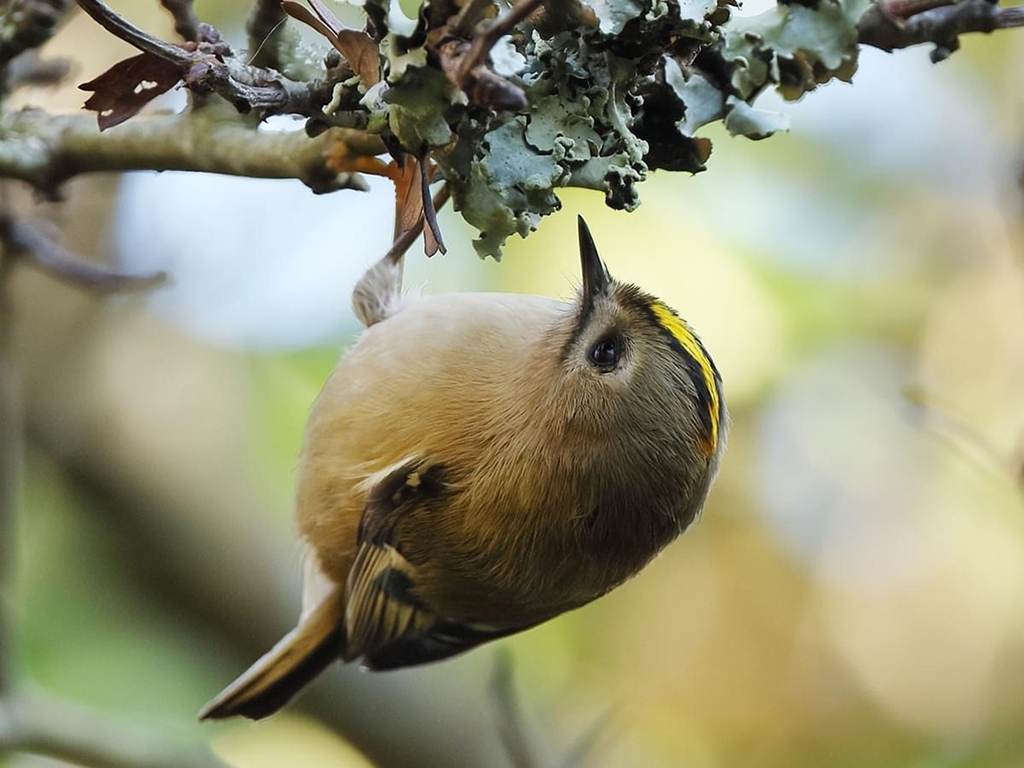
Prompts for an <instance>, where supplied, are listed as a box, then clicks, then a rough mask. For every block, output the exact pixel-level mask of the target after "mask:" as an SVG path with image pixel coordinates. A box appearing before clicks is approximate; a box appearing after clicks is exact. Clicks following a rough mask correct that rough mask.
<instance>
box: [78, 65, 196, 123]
mask: <svg viewBox="0 0 1024 768" xmlns="http://www.w3.org/2000/svg"><path fill="white" fill-rule="evenodd" d="M180 81H181V69H180V68H179V67H178V65H176V64H174V63H172V62H168V61H165V60H164V59H161V58H159V57H158V56H154V55H153V54H151V53H140V54H139V55H138V56H132V57H131V58H129V59H124V60H123V61H119V62H117V64H115V65H114V66H112V67H111V68H110V69H108V70H107V71H106V72H104V73H103V74H102V75H100V76H99V77H97V78H95V79H94V80H90V81H89V82H88V83H82V84H81V85H80V86H78V87H79V89H81V90H83V91H92V92H93V94H92V96H90V97H89V98H88V100H87V101H86V102H85V105H84V107H85V109H91V110H94V111H95V112H96V113H97V118H96V119H97V122H98V123H99V126H100V130H101V131H105V130H106V129H107V128H112V127H113V126H115V125H120V124H121V123H123V122H124V121H125V120H127V119H128V118H130V117H133V116H134V115H137V114H138V113H139V110H141V109H142V108H143V107H144V106H146V104H148V103H149V102H150V101H152V100H153V99H155V98H156V97H157V96H159V95H160V94H161V93H166V92H167V91H169V90H170V89H171V88H173V87H174V86H175V85H176V84H177V83H179V82H180Z"/></svg>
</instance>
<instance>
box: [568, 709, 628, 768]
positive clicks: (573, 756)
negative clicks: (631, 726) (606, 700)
mask: <svg viewBox="0 0 1024 768" xmlns="http://www.w3.org/2000/svg"><path fill="white" fill-rule="evenodd" d="M615 710H616V707H615V706H610V707H608V709H606V710H605V711H604V712H602V713H601V714H600V715H598V716H597V717H596V718H595V719H594V722H593V723H591V724H590V726H588V727H587V729H586V730H585V731H584V732H583V733H582V734H581V735H580V736H579V738H578V739H577V740H576V742H575V743H574V744H573V745H572V746H571V747H570V748H569V751H568V752H567V753H566V755H565V758H564V759H563V760H562V762H561V764H560V767H561V768H582V766H583V765H585V764H586V762H587V759H588V758H589V757H590V755H592V754H593V753H594V749H595V747H596V746H597V742H599V741H600V740H601V737H602V736H604V735H605V732H606V731H607V730H608V726H609V725H610V724H611V723H612V722H614V719H615Z"/></svg>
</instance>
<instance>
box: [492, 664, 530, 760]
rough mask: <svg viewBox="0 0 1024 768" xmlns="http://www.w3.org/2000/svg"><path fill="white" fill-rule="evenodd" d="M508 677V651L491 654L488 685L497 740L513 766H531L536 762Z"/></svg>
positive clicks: (513, 686)
mask: <svg viewBox="0 0 1024 768" xmlns="http://www.w3.org/2000/svg"><path fill="white" fill-rule="evenodd" d="M512 677H513V676H512V659H511V657H510V655H509V653H508V651H505V650H504V649H502V650H499V651H498V652H497V653H496V654H495V656H494V672H493V673H492V675H491V686H490V687H491V698H492V699H493V700H494V709H495V713H496V714H497V718H498V733H499V734H500V736H501V743H502V746H504V747H505V754H506V755H507V756H508V759H509V762H510V763H511V764H512V765H513V766H514V768H535V766H536V765H537V761H536V759H535V758H534V755H533V751H532V750H531V749H530V745H529V742H528V740H527V736H526V725H525V723H524V722H523V711H522V707H521V706H520V705H519V697H518V696H516V689H515V684H514V681H513V679H512Z"/></svg>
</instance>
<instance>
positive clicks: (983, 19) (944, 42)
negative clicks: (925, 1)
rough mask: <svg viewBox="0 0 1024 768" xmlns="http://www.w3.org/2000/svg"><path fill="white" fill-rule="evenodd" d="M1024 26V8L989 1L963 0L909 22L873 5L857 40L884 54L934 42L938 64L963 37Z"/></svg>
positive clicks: (912, 18) (933, 9) (861, 25)
mask: <svg viewBox="0 0 1024 768" xmlns="http://www.w3.org/2000/svg"><path fill="white" fill-rule="evenodd" d="M1021 26H1024V6H1013V7H1010V8H1004V7H1000V6H999V5H996V4H995V3H991V2H989V0H962V2H958V3H955V4H953V5H944V6H941V7H938V8H929V9H928V10H924V11H921V12H920V13H916V14H914V15H912V16H910V17H909V18H907V19H900V18H894V17H893V16H892V15H891V14H889V13H887V12H886V10H885V9H882V8H881V7H879V6H878V5H871V6H870V7H869V8H868V10H867V11H865V12H864V15H863V16H861V18H860V21H858V22H857V39H858V41H859V42H860V43H861V44H863V45H870V46H872V47H874V48H880V49H882V50H883V51H894V50H897V49H899V48H908V47H910V46H912V45H919V44H921V43H934V44H935V45H936V50H935V51H933V52H932V59H933V60H934V61H938V60H941V59H943V58H945V57H946V56H948V55H949V53H950V52H951V51H954V50H956V48H957V46H958V45H959V43H958V40H957V38H958V37H959V36H960V35H962V34H965V33H968V32H986V33H988V32H993V31H995V30H997V29H1009V28H1011V27H1021Z"/></svg>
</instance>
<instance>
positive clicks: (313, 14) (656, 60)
mask: <svg viewBox="0 0 1024 768" xmlns="http://www.w3.org/2000/svg"><path fill="white" fill-rule="evenodd" d="M162 2H163V3H164V5H165V6H166V7H169V8H172V9H176V10H177V16H176V18H179V20H180V21H182V22H184V23H179V27H181V28H182V29H184V30H185V34H186V36H191V37H194V38H195V39H194V40H189V41H188V42H186V43H183V44H171V43H167V42H164V41H160V40H157V39H156V38H154V37H152V36H151V35H149V34H148V33H146V32H144V31H143V30H140V29H138V28H136V27H134V26H133V25H132V24H131V23H130V22H128V21H127V20H125V19H123V18H121V17H120V16H119V15H118V14H116V13H114V12H113V11H111V10H110V9H109V7H107V6H106V5H105V3H103V2H102V0H78V4H79V5H80V6H81V7H82V8H83V9H84V10H85V11H86V12H87V13H89V14H90V15H91V16H92V17H93V18H94V19H95V20H96V21H97V22H98V23H100V24H101V25H103V26H104V27H105V28H106V29H107V30H108V31H110V32H111V33H112V34H114V35H116V36H118V37H120V38H122V39H123V40H126V41H127V42H129V43H131V44H132V45H133V46H135V47H136V48H137V49H138V50H139V51H140V54H139V55H138V56H136V57H134V58H133V59H132V60H128V61H126V62H122V63H121V64H119V65H115V67H114V68H112V69H111V70H109V71H108V72H107V73H104V74H102V75H100V76H98V77H94V78H92V81H91V82H90V83H89V84H88V85H89V87H90V88H92V89H94V90H95V93H94V95H93V97H92V98H91V99H90V101H89V105H90V106H93V107H94V108H96V109H97V111H98V112H99V116H100V120H101V124H102V126H103V127H109V126H112V125H114V124H115V123H117V122H121V121H124V120H127V119H129V118H131V117H132V115H134V114H135V113H136V112H137V111H138V110H139V109H141V107H142V106H143V105H144V104H145V103H146V101H148V100H149V98H151V97H152V96H154V95H155V94H156V93H157V92H159V90H161V89H165V88H170V87H174V85H176V84H178V83H180V84H182V85H183V86H184V87H186V88H188V89H190V90H192V91H193V92H195V93H198V94H214V95H215V96H214V98H215V97H216V96H220V97H222V98H223V99H224V100H226V101H227V102H228V103H229V104H230V105H232V106H233V107H234V108H235V109H236V110H237V111H238V112H239V113H243V114H245V113H251V114H252V115H255V116H256V117H257V118H264V117H267V116H269V115H275V114H289V115H296V116H300V117H303V118H305V119H306V121H307V123H306V133H307V134H308V135H309V137H310V138H309V139H308V140H309V141H316V139H317V137H319V136H321V135H322V134H323V133H324V132H325V131H329V130H332V129H338V128H342V129H346V130H351V131H354V132H355V133H359V134H361V135H363V136H365V137H366V138H367V139H368V140H370V141H368V142H353V138H352V137H351V136H350V137H348V138H347V139H346V142H347V143H348V144H349V145H351V146H352V147H355V146H356V145H357V144H362V145H363V146H362V149H363V150H364V151H365V150H366V149H370V150H371V152H376V151H377V150H378V149H379V151H380V152H383V151H385V150H386V151H387V152H388V153H389V154H391V155H392V156H393V157H394V159H395V162H396V166H397V167H403V165H404V163H405V159H404V158H405V156H406V155H411V156H412V157H413V158H416V160H417V162H418V163H421V164H422V165H423V168H424V169H426V171H427V175H425V176H423V177H422V179H428V178H429V179H430V180H432V181H442V180H443V181H444V182H445V183H446V189H447V190H448V191H449V192H450V194H451V199H452V202H453V204H454V206H455V207H456V208H457V209H458V210H459V211H460V212H461V214H462V216H463V217H464V218H465V219H466V221H468V222H469V223H470V224H472V225H473V226H475V227H476V228H477V229H478V230H479V231H480V237H479V238H478V240H477V241H476V242H475V245H476V247H477V250H478V251H479V253H480V254H481V255H493V256H496V257H497V256H499V255H500V253H501V248H502V246H503V244H504V242H505V240H506V239H507V238H508V237H509V236H510V235H512V234H516V233H518V234H519V235H521V236H524V237H525V236H526V235H528V234H529V232H530V231H532V230H533V229H535V228H536V227H537V225H538V223H539V221H540V219H541V218H542V217H543V216H545V215H547V214H549V213H551V212H553V211H555V210H557V209H558V207H559V205H560V202H559V199H558V196H557V191H558V190H559V189H560V188H562V187H567V186H571V187H583V188H587V189H594V190H599V191H601V192H602V193H603V194H604V196H605V200H606V202H607V204H608V205H609V206H611V207H613V208H619V209H625V210H633V209H634V208H636V207H637V206H638V205H639V204H640V196H639V191H638V189H639V185H640V183H641V182H642V181H643V180H644V179H645V178H646V176H647V174H648V172H649V171H651V170H655V169H662V170H667V171H687V172H690V173H697V172H700V171H703V170H704V169H705V166H706V164H707V162H708V159H709V157H710V155H711V149H712V146H711V142H710V140H708V139H707V138H706V137H703V136H701V135H699V134H700V131H701V129H702V128H703V127H704V126H705V125H707V124H708V123H712V122H716V121H721V122H723V123H724V125H725V127H726V129H727V130H728V131H729V132H730V133H732V134H733V135H742V136H746V137H748V138H751V139H763V138H765V137H768V136H770V135H772V134H773V133H775V132H776V131H779V130H783V129H785V128H786V126H787V120H786V118H785V116H784V115H782V114H779V113H775V112H768V111H764V110H761V109H758V108H757V106H756V101H757V99H758V97H759V96H760V95H761V94H762V93H764V92H765V90H767V89H770V88H774V89H777V90H778V91H779V92H780V93H781V94H782V96H783V97H785V98H786V99H796V98H799V97H801V96H802V95H804V94H805V93H807V92H808V91H811V90H813V89H814V88H816V87H817V86H818V85H820V84H822V83H825V82H828V81H829V80H831V79H833V78H839V79H843V80H849V79H850V78H851V77H852V76H853V74H854V72H855V71H856V68H857V56H858V50H859V47H860V46H862V45H872V46H875V47H878V48H882V49H884V50H894V49H896V48H902V47H906V46H908V45H914V44H918V43H923V42H930V43H933V44H934V45H935V49H934V51H933V58H934V59H936V60H938V59H940V58H942V57H944V56H946V55H948V54H949V53H950V52H951V51H953V50H955V49H956V45H957V38H958V36H959V35H960V34H963V33H966V32H977V31H981V32H990V31H992V30H994V29H999V28H1004V27H1012V26H1021V25H1022V24H1024V12H1022V11H1021V9H1020V8H1017V7H1009V8H1004V7H1001V6H999V4H998V2H990V1H989V0H960V1H959V2H954V1H953V0H924V1H922V0H879V2H877V3H872V2H871V1H870V0H784V1H783V2H780V3H779V4H778V5H776V6H773V7H771V8H769V9H768V10H766V11H765V12H763V13H761V14H758V15H755V16H740V15H737V14H736V9H735V8H734V3H735V0H543V1H542V0H516V2H514V3H513V4H511V5H509V4H507V3H506V2H505V0H423V3H422V6H421V7H420V9H419V13H418V14H417V17H416V18H415V19H410V18H407V17H406V16H405V15H404V14H403V12H402V10H401V8H400V7H399V5H398V2H397V0H366V2H365V4H364V5H363V9H364V11H365V15H366V24H365V27H364V28H363V29H350V28H348V27H346V26H345V25H344V24H342V23H341V22H340V21H339V20H338V19H337V18H336V17H335V16H334V14H333V12H332V11H331V9H330V5H329V4H328V3H327V2H325V1H324V0H304V2H291V1H287V2H283V3H277V2H275V0H258V1H257V2H256V3H255V4H254V8H253V12H252V14H251V15H250V30H249V31H250V45H253V44H256V42H257V41H260V42H259V45H258V47H259V48H260V50H258V51H254V52H252V53H250V52H246V51H240V50H234V49H233V48H232V47H231V46H229V45H228V44H227V43H226V42H225V41H223V40H221V38H220V36H219V33H217V32H216V30H213V29H212V28H211V27H209V26H208V25H205V24H201V23H198V22H196V23H195V24H194V25H193V24H192V19H191V17H190V16H189V15H188V13H187V11H189V9H190V7H191V6H190V4H189V3H188V2H177V1H175V2H170V0H162ZM286 16H287V17H290V18H288V19H287V21H286V22H285V21H284V20H285V18H286ZM299 23H304V24H306V25H307V26H309V27H312V28H313V29H314V30H316V31H317V32H319V34H320V35H321V36H322V37H323V38H325V39H324V40H323V52H324V54H325V55H323V57H322V58H323V64H322V65H321V68H320V70H319V71H316V72H314V73H313V74H312V75H308V74H303V75H301V76H298V75H296V73H297V72H300V71H302V72H305V73H309V72H310V70H309V67H308V66H306V65H305V64H304V65H303V67H292V66H291V64H293V63H294V62H295V61H297V60H298V59H299V58H301V57H303V56H304V54H305V52H303V54H302V56H300V55H299V54H293V55H291V56H289V52H288V50H287V45H288V44H289V41H292V40H295V39H296V38H295V36H294V27H295V25H297V24H299ZM193 26H195V34H194V35H191V28H192V27H193ZM0 32H2V30H0ZM286 32H287V33H288V34H285V33H286ZM0 36H2V35H0ZM307 63H308V62H307ZM282 71H288V72H289V73H290V75H291V76H290V77H289V76H286V75H284V74H282ZM154 73H156V74H155V75H154ZM293 78H297V79H293ZM140 88H143V90H141V91H140V90H139V89H140ZM147 88H148V89H149V90H146V89H147ZM196 106H199V107H202V100H200V101H199V102H196ZM196 112H197V110H196V109H194V108H193V109H190V111H189V112H188V113H187V115H191V114H193V113H196ZM132 119H136V118H132ZM183 119H188V117H183ZM22 122H24V121H19V120H17V119H15V118H14V117H13V116H11V115H7V116H4V115H2V114H0V160H3V159H4V158H5V157H6V161H5V162H0V176H3V175H8V176H10V175H14V176H16V177H18V178H27V177H28V176H31V179H30V180H39V179H42V180H44V181H46V182H58V183H59V181H60V180H62V179H63V178H67V177H68V175H70V173H69V170H70V172H85V171H89V170H102V169H104V168H106V169H109V168H116V167H124V168H135V167H143V166H144V163H145V159H146V157H156V158H164V155H165V154H166V153H161V152H160V151H159V149H158V148H155V149H153V150H152V151H151V152H149V153H143V157H142V158H141V159H139V158H136V159H135V160H132V159H129V158H126V159H125V160H124V161H123V162H121V163H118V162H116V160H115V159H114V158H111V157H109V156H108V157H107V158H106V160H105V162H104V163H103V164H95V163H94V164H91V165H90V164H89V163H88V161H87V160H86V159H84V158H83V159H82V163H83V164H81V165H78V166H69V165H68V163H66V162H63V160H64V158H65V157H66V154H67V153H66V152H65V151H64V150H65V147H64V146H63V142H64V141H70V140H71V139H72V137H73V138H74V139H75V140H76V141H77V142H78V144H79V145H81V144H82V143H83V139H84V138H85V137H83V135H82V134H81V132H79V131H76V132H72V133H67V134H60V135H57V136H54V134H53V132H52V131H47V133H48V135H49V136H50V138H51V139H52V141H51V142H50V143H48V145H47V146H48V147H49V148H50V151H49V153H48V155H47V157H44V158H41V159H40V164H39V165H34V166H33V167H32V168H31V169H26V168H25V167H24V166H25V163H23V162H21V163H12V162H10V161H11V159H12V155H11V153H10V152H5V151H4V147H3V144H4V143H6V142H10V141H12V140H13V141H18V140H20V139H21V138H24V135H23V134H18V133H11V132H10V131H9V130H8V131H7V132H6V133H4V132H3V131H2V129H3V127H4V126H5V125H6V126H8V127H11V126H17V125H18V124H19V123H22ZM253 124H254V121H253V119H252V118H251V117H250V118H241V117H240V118H239V119H238V120H237V125H238V126H239V128H243V127H245V128H247V129H249V130H250V131H251V130H252V128H253ZM183 125H184V123H183ZM77 127H79V126H76V128H77ZM114 130H117V131H122V130H123V129H122V128H117V129H114ZM235 133H237V132H233V131H231V130H226V131H225V133H224V137H229V136H231V137H234V136H235ZM249 135H252V134H251V133H250V134H249ZM64 136H67V139H65V138H64ZM165 138H167V139H168V140H171V139H172V137H169V136H168V137H165ZM297 138H298V139H300V140H306V139H303V138H302V137H301V136H298V137H297ZM154 141H155V138H154ZM84 143H86V144H87V143H88V142H84ZM26 146H27V145H26ZM104 146H105V147H107V148H110V147H113V146H117V143H116V142H113V141H111V142H107V143H106V144H104ZM131 147H134V148H135V149H138V147H139V145H138V144H137V143H132V142H127V141H125V142H123V143H121V144H120V149H121V150H128V149H129V148H131ZM206 154H207V155H208V156H209V158H213V159H214V160H216V162H212V163H209V164H208V165H210V167H209V168H207V167H204V164H203V163H202V162H197V163H195V164H194V165H195V168H194V169H195V170H215V171H216V170H219V169H220V168H222V167H227V168H229V170H228V172H238V171H235V170H234V168H233V166H232V164H231V163H229V162H224V160H225V158H227V157H228V156H229V155H230V153H227V152H224V153H218V152H216V151H213V150H209V149H207V150H206ZM353 154H364V152H355V153H353ZM330 156H331V157H336V156H337V153H332V154H331V155H330ZM261 158H262V159H261V162H256V163H252V164H250V165H245V166H244V167H242V168H240V169H239V171H240V172H243V173H246V172H247V169H252V175H267V176H280V177H285V176H289V175H292V174H294V173H295V172H296V171H298V172H299V173H304V174H305V177H304V180H305V181H306V182H307V183H310V181H311V180H312V181H313V184H312V186H314V188H316V189H317V191H329V190H330V189H332V188H338V187H341V186H345V184H343V183H338V180H336V179H333V178H331V179H329V180H328V181H327V182H325V183H321V182H322V181H323V180H322V179H321V178H320V176H319V175H318V174H316V173H313V174H312V176H311V175H310V174H311V170H312V171H315V170H316V169H315V168H313V167H312V166H308V165H306V166H301V167H298V166H292V167H290V168H281V169H278V170H275V169H274V168H273V167H271V166H273V159H272V158H270V159H267V158H265V157H263V156H261ZM58 161H61V162H63V165H62V167H61V168H59V169H57V168H51V167H49V166H48V165H47V163H49V162H58ZM264 161H266V162H264ZM162 162H168V161H167V160H166V158H164V160H162ZM173 162H174V163H176V164H177V166H178V167H188V166H189V163H187V162H186V161H185V159H184V158H181V157H176V158H175V159H174V161H173ZM314 165H315V163H314ZM321 167H322V166H321ZM326 170H327V171H330V170H331V168H327V169H326ZM352 170H359V168H356V167H355V166H353V167H352ZM324 178H326V177H324ZM342 181H344V180H342ZM423 187H424V190H423V191H422V192H421V193H420V194H421V195H422V196H423V197H424V200H422V201H420V202H429V198H430V195H429V194H428V191H427V190H426V187H427V184H426V183H425V184H424V185H423ZM414 202H415V201H414ZM424 210H429V206H428V207H427V208H425V209H424ZM431 229H432V230H433V229H434V228H433V227H432V228H431ZM438 234H439V233H438Z"/></svg>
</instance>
